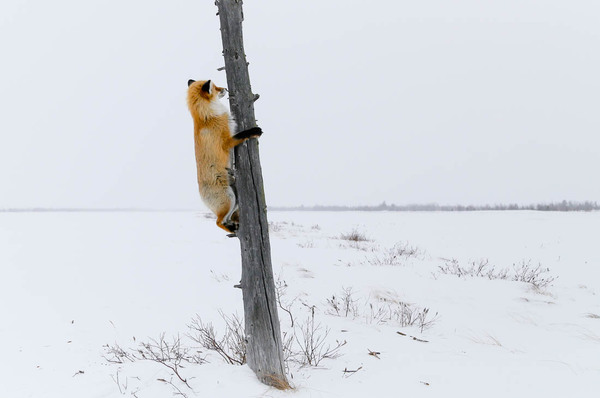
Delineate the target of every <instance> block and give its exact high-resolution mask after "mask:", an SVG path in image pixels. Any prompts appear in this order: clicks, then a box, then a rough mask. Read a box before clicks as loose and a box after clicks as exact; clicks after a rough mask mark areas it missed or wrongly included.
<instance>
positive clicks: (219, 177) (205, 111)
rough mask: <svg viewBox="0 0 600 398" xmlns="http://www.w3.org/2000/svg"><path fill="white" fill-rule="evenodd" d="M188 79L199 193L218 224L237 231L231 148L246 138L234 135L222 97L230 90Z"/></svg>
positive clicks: (206, 82) (227, 229)
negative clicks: (238, 137) (231, 179)
mask: <svg viewBox="0 0 600 398" xmlns="http://www.w3.org/2000/svg"><path fill="white" fill-rule="evenodd" d="M189 83H191V84H189V88H188V95H187V103H188V107H189V110H190V113H191V114H192V119H193V120H194V147H195V152H196V169H197V173H198V187H199V190H200V196H201V197H202V200H203V201H204V203H205V204H206V205H207V206H208V208H209V209H210V210H211V211H212V212H213V213H215V215H216V216H217V225H218V226H219V227H220V228H222V229H224V230H225V231H227V232H235V230H236V229H237V220H238V219H239V217H238V214H237V204H236V199H235V195H234V193H233V190H232V189H231V181H230V175H229V169H230V166H231V160H230V151H231V149H232V148H233V147H235V146H236V145H239V144H241V143H242V142H244V141H245V139H236V138H233V137H232V133H233V132H232V131H231V129H230V117H229V112H227V110H226V108H225V107H224V105H223V104H221V102H220V101H219V99H220V98H221V97H222V96H224V94H225V92H226V91H227V90H225V89H224V88H221V87H218V86H215V85H214V84H213V83H212V82H210V81H197V82H193V81H191V80H190V82H189ZM207 85H208V86H209V89H208V92H207V91H206V90H205V89H206V88H207ZM203 87H204V89H203Z"/></svg>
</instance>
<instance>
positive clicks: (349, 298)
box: [327, 287, 359, 317]
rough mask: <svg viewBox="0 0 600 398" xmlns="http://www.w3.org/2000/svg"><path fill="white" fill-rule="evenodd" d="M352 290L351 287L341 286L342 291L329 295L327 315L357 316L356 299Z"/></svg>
mask: <svg viewBox="0 0 600 398" xmlns="http://www.w3.org/2000/svg"><path fill="white" fill-rule="evenodd" d="M353 296H354V291H353V290H352V288H351V287H349V288H342V292H341V293H340V294H338V295H337V296H336V295H335V294H332V295H331V298H328V299H327V306H328V308H327V313H328V314H329V315H337V316H343V317H348V316H350V315H352V316H353V317H357V316H358V313H359V310H358V304H357V303H358V300H356V299H355V298H354V297H353Z"/></svg>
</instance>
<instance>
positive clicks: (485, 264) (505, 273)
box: [438, 259, 556, 290]
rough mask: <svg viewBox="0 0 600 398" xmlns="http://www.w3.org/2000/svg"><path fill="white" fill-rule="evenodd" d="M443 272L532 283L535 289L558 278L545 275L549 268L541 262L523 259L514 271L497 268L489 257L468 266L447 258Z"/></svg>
mask: <svg viewBox="0 0 600 398" xmlns="http://www.w3.org/2000/svg"><path fill="white" fill-rule="evenodd" d="M438 270H439V271H440V272H441V273H442V274H448V275H456V276H458V277H459V278H460V277H466V276H470V277H479V278H488V279H490V280H491V279H503V280H512V281H517V282H525V283H529V284H531V285H532V286H533V287H534V288H535V289H537V290H540V289H542V288H544V287H547V286H548V285H549V284H550V283H552V282H554V281H555V280H556V277H554V276H544V274H546V273H548V272H550V269H549V268H543V267H542V265H541V264H538V265H537V266H534V265H532V263H531V260H527V261H525V260H523V261H521V263H519V265H516V264H513V269H512V273H511V270H510V269H509V268H500V269H497V268H496V267H495V266H493V265H490V263H489V261H488V259H481V260H479V261H471V262H469V263H468V265H467V266H462V265H461V264H460V263H459V262H458V260H456V259H452V260H445V263H444V265H440V266H438Z"/></svg>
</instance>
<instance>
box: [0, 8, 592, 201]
mask: <svg viewBox="0 0 600 398" xmlns="http://www.w3.org/2000/svg"><path fill="white" fill-rule="evenodd" d="M216 11H217V9H216V6H215V5H214V1H213V0H205V1H201V0H185V1H184V0H171V1H165V0H160V1H158V0H145V1H137V0H136V1H133V0H119V1H117V0H110V1H107V0H103V1H99V0H88V1H80V0H79V1H75V0H54V1H46V0H30V1H25V0H20V1H15V0H3V1H2V2H1V3H0V44H1V46H0V48H1V53H0V54H1V57H2V62H1V63H0V71H1V73H0V101H1V104H0V105H1V109H2V116H1V117H0V132H1V133H0V134H1V139H0V208H2V207H31V206H42V207H57V206H58V207H142V208H199V209H203V208H204V207H203V205H202V204H201V202H200V199H199V196H198V193H197V185H196V178H195V164H194V162H195V160H194V150H193V131H192V120H191V117H190V116H189V113H188V110H187V107H186V103H185V94H186V89H187V84H186V83H187V80H188V79H190V78H192V79H197V80H200V79H213V80H214V81H215V82H216V83H217V84H221V85H225V82H226V80H225V75H224V72H218V71H217V68H218V67H221V66H223V59H222V56H221V38H220V31H219V21H218V17H217V16H216V15H215V14H216ZM244 13H245V18H246V19H245V23H244V35H245V44H246V54H247V57H248V60H249V62H250V78H251V81H252V87H253V91H254V92H255V93H259V94H260V96H261V97H260V100H259V101H258V102H257V103H256V115H257V119H258V124H259V125H260V126H262V128H263V130H264V131H265V134H264V135H263V136H262V137H261V139H260V151H261V159H262V166H263V174H264V178H265V189H266V194H267V202H268V203H269V204H270V205H299V204H305V205H312V204H349V205H352V204H378V203H380V202H382V201H387V202H388V203H396V204H407V203H424V202H437V203H441V204H456V203H461V204H483V203H500V202H503V203H505V202H518V203H530V202H541V201H556V200H562V199H568V200H569V199H570V200H597V201H600V183H599V182H598V180H599V178H598V170H600V138H599V133H600V112H599V110H600V72H599V71H600V23H599V22H600V2H598V1H597V0H589V1H585V0H569V1H566V0H561V1H559V0H537V1H534V0H487V1H481V0H427V1H414V0H411V1H408V0H394V1H377V2H373V1H368V0H362V1H359V0H331V1H326V0H311V1H307V0H304V1H267V0H260V1H258V0H256V1H253V0H246V1H245V2H244Z"/></svg>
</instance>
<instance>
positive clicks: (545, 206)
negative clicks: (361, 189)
mask: <svg viewBox="0 0 600 398" xmlns="http://www.w3.org/2000/svg"><path fill="white" fill-rule="evenodd" d="M269 210H289V211H500V210H537V211H593V210H600V206H599V205H598V203H597V202H589V201H586V202H573V201H566V200H563V201H562V202H556V203H538V204H530V205H519V204H516V203H511V204H498V205H483V206H475V205H467V206H464V205H438V204H436V203H430V204H410V205H395V204H389V205H388V204H387V203H385V202H383V203H381V204H380V205H377V206H321V205H316V206H295V207H271V206H270V207H269Z"/></svg>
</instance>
